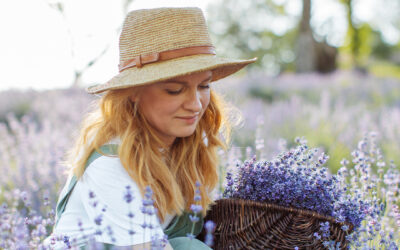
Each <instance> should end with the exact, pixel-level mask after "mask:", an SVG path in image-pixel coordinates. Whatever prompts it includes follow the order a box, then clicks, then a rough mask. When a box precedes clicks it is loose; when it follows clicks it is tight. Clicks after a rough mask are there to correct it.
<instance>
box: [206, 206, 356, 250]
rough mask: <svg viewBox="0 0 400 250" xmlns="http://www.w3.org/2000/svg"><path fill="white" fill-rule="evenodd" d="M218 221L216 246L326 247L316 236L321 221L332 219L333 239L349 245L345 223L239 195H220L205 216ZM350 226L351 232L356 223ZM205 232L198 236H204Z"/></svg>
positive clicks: (255, 249)
mask: <svg viewBox="0 0 400 250" xmlns="http://www.w3.org/2000/svg"><path fill="white" fill-rule="evenodd" d="M204 220H205V221H207V220H212V221H213V222H215V223H216V229H215V232H214V246H213V249H216V250H219V249H221V250H222V249H223V250H229V249H233V250H237V249H250V250H260V249H294V248H295V247H296V246H297V247H298V248H299V249H326V248H325V247H324V246H323V244H322V241H320V240H316V238H315V237H314V236H313V235H314V233H315V232H318V231H319V228H320V222H326V221H329V223H330V225H331V227H330V233H331V237H332V238H331V239H332V240H335V241H336V242H341V246H342V249H346V246H347V243H346V240H345V236H346V232H344V231H343V230H341V227H342V226H343V225H344V223H337V222H336V221H335V219H334V218H333V217H329V216H323V215H320V214H318V213H315V212H312V211H308V210H303V209H296V208H287V207H283V206H278V205H275V204H270V203H260V202H255V201H249V200H240V199H221V200H217V201H216V203H215V204H214V205H212V206H211V210H210V211H208V213H207V216H206V217H205V219H204ZM345 224H346V225H348V226H349V231H348V232H347V233H350V232H351V231H352V229H353V226H352V225H351V224H349V223H345ZM204 233H205V232H202V235H201V236H200V237H199V238H200V239H202V237H204Z"/></svg>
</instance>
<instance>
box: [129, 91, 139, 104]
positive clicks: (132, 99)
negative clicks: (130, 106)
mask: <svg viewBox="0 0 400 250" xmlns="http://www.w3.org/2000/svg"><path fill="white" fill-rule="evenodd" d="M129 100H131V102H134V103H136V102H137V101H138V100H139V98H138V95H137V94H136V93H134V94H132V95H131V96H130V97H129Z"/></svg>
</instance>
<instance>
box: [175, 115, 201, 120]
mask: <svg viewBox="0 0 400 250" xmlns="http://www.w3.org/2000/svg"><path fill="white" fill-rule="evenodd" d="M197 117H198V115H193V116H178V118H180V119H187V120H191V119H196V118H197Z"/></svg>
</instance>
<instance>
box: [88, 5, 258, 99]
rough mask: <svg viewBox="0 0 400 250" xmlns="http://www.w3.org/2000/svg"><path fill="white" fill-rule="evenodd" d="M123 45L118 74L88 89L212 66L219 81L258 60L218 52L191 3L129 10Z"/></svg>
mask: <svg viewBox="0 0 400 250" xmlns="http://www.w3.org/2000/svg"><path fill="white" fill-rule="evenodd" d="M119 49H120V64H119V74H118V75H116V76H114V77H113V78H111V80H109V81H108V82H107V83H104V84H99V85H95V86H91V87H88V88H87V92H89V93H91V94H96V93H100V92H103V91H106V90H111V89H122V88H128V87H132V86H137V85H144V84H150V83H155V82H159V81H163V80H167V79H170V78H174V77H178V76H183V75H187V74H191V73H195V72H201V71H206V70H211V71H212V73H213V74H212V81H216V80H219V79H221V78H224V77H226V76H228V75H231V74H233V73H235V72H236V71H238V70H240V69H241V68H243V67H244V66H246V65H247V64H249V63H253V62H255V61H256V60H257V58H253V59H249V60H235V59H228V58H220V57H217V56H216V53H215V48H214V47H213V45H212V43H211V39H210V36H209V34H208V29H207V25H206V21H205V18H204V16H203V13H202V11H201V9H199V8H192V7H191V8H156V9H143V10H135V11H131V12H129V13H128V15H127V17H126V18H125V21H124V25H123V28H122V32H121V35H120V38H119Z"/></svg>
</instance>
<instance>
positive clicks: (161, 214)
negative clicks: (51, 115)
mask: <svg viewBox="0 0 400 250" xmlns="http://www.w3.org/2000/svg"><path fill="white" fill-rule="evenodd" d="M255 60H256V59H250V60H232V59H226V58H219V57H216V56H215V49H214V47H213V46H212V43H211V40H210V38H209V34H208V31H207V27H206V23H205V19H204V16H203V14H202V12H201V10H200V9H199V8H158V9H146V10H137V11H132V12H130V13H129V14H128V15H127V17H126V19H125V22H124V25H123V29H122V32H121V36H120V64H119V70H120V73H119V74H118V75H116V76H115V77H113V78H112V79H111V80H110V81H108V82H107V83H105V84H100V85H96V86H93V87H89V88H88V92H89V93H91V94H97V93H104V95H103V96H102V97H101V98H100V100H99V108H98V109H96V110H95V111H94V112H93V113H91V114H89V115H88V117H87V118H86V120H85V121H84V123H83V126H82V128H81V134H80V136H79V138H78V140H77V143H76V145H75V147H74V148H73V149H72V150H71V152H70V153H69V160H68V162H69V164H70V165H71V175H70V178H69V180H68V181H67V184H66V185H65V187H64V189H63V191H62V193H61V195H60V198H59V201H58V204H57V214H56V217H57V218H56V225H55V228H54V232H53V236H55V235H62V236H67V237H64V238H63V241H64V243H63V244H67V245H68V244H70V245H73V244H75V245H78V246H85V245H87V241H88V240H87V239H88V238H89V237H88V236H90V235H94V239H95V241H96V242H101V243H107V244H112V245H115V246H134V249H142V248H143V247H148V248H149V247H150V244H151V243H150V242H151V241H152V240H153V241H154V238H155V237H154V236H158V238H160V237H162V236H163V235H167V236H168V242H166V243H167V244H166V246H165V249H171V248H172V247H173V249H188V246H189V245H188V244H190V248H191V249H209V248H208V247H207V246H206V245H205V244H204V243H202V242H200V241H198V240H196V239H191V238H192V237H186V235H187V234H188V233H192V234H194V235H197V234H198V233H199V231H200V230H201V227H202V225H203V224H202V223H203V222H202V220H201V219H200V221H199V222H197V223H196V224H197V225H196V224H195V225H193V223H192V222H191V220H190V217H189V216H188V215H189V212H190V211H191V210H190V207H191V205H192V204H195V203H196V204H198V205H201V207H202V211H201V215H202V216H204V215H205V214H206V211H207V208H208V206H209V205H210V204H211V203H212V199H211V195H210V193H211V191H212V190H213V189H214V188H215V186H216V184H217V180H218V176H217V171H216V167H217V155H216V148H217V147H224V145H225V144H224V141H223V140H222V139H221V137H220V135H219V134H220V132H221V128H222V126H223V125H225V126H226V128H229V126H228V124H227V122H226V120H225V119H224V116H223V108H222V100H221V99H220V98H218V97H217V96H216V94H215V93H214V92H213V91H212V90H211V89H210V83H211V82H213V81H216V80H218V79H221V78H224V77H226V76H228V75H230V74H233V73H234V72H236V71H238V70H240V69H241V68H243V67H244V66H246V65H247V64H249V63H252V62H254V61H255ZM225 131H228V130H225ZM226 138H227V137H226ZM196 182H199V183H200V185H199V184H197V185H196ZM146 187H147V188H146ZM146 190H147V191H146ZM150 190H151V192H152V193H149V191H150ZM196 192H197V194H199V195H200V196H201V199H199V196H198V195H197V196H195V193H196ZM196 197H197V198H196ZM150 198H152V200H153V201H154V207H155V208H156V210H155V211H153V210H151V209H150V210H149V209H147V210H146V209H144V210H143V209H142V208H143V205H145V207H146V206H148V205H151V202H150V203H149V199H150ZM150 207H151V206H150ZM143 212H144V213H143ZM192 220H193V217H192ZM99 229H103V232H102V233H100V232H99V231H100V230H99ZM72 239H73V240H72ZM51 240H52V238H51V237H50V238H48V242H51ZM53 240H54V237H53ZM53 246H55V245H53Z"/></svg>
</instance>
